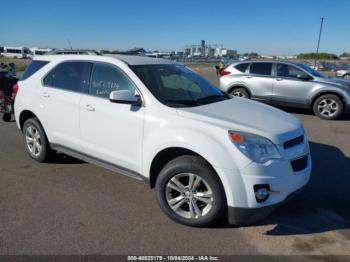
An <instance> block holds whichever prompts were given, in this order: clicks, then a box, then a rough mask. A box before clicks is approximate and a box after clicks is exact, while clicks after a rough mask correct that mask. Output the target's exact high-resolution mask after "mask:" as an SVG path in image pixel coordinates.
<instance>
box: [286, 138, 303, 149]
mask: <svg viewBox="0 0 350 262" xmlns="http://www.w3.org/2000/svg"><path fill="white" fill-rule="evenodd" d="M303 142H304V136H298V137H296V138H293V139H291V140H288V141H286V142H284V144H283V147H284V149H287V148H290V147H293V146H296V145H299V144H301V143H303Z"/></svg>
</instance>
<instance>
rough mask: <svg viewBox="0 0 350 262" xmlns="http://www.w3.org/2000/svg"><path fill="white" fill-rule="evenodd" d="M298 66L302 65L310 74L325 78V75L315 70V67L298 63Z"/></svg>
mask: <svg viewBox="0 0 350 262" xmlns="http://www.w3.org/2000/svg"><path fill="white" fill-rule="evenodd" d="M299 66H300V67H302V68H303V69H304V70H306V71H307V72H308V73H310V74H312V75H313V76H316V77H322V78H327V76H326V75H324V74H322V73H321V72H318V71H316V70H315V69H313V68H311V67H310V66H308V65H305V64H299Z"/></svg>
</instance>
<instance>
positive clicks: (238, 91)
mask: <svg viewBox="0 0 350 262" xmlns="http://www.w3.org/2000/svg"><path fill="white" fill-rule="evenodd" d="M229 94H230V95H232V96H237V97H243V98H248V99H249V98H250V96H249V93H248V91H247V90H246V89H245V88H241V87H239V88H234V89H232V90H231V91H230V92H229Z"/></svg>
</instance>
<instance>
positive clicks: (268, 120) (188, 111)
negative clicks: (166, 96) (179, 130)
mask: <svg viewBox="0 0 350 262" xmlns="http://www.w3.org/2000/svg"><path fill="white" fill-rule="evenodd" d="M177 112H178V114H179V115H180V116H183V117H187V118H191V119H193V120H197V121H201V122H206V123H209V124H212V125H215V126H218V127H223V128H225V129H227V130H233V131H241V132H248V133H252V134H256V135H260V136H263V137H266V138H268V139H270V140H271V141H272V142H274V143H275V144H283V143H284V142H285V141H287V140H290V139H293V138H295V137H298V136H300V135H302V134H304V128H303V126H302V124H301V122H300V121H299V119H297V118H296V117H294V116H292V115H291V114H288V113H285V112H283V111H281V110H279V109H276V108H273V107H271V106H268V105H265V104H262V103H259V102H255V101H251V100H248V99H244V98H232V99H229V100H225V101H222V102H217V103H212V104H208V105H203V106H197V107H191V108H178V109H177Z"/></svg>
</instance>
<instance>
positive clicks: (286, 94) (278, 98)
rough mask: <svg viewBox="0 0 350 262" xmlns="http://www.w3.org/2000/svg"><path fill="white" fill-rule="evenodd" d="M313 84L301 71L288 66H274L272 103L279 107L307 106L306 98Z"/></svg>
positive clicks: (281, 64)
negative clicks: (279, 105)
mask: <svg viewBox="0 0 350 262" xmlns="http://www.w3.org/2000/svg"><path fill="white" fill-rule="evenodd" d="M313 86H314V82H313V80H312V77H310V76H309V75H308V74H307V73H306V72H304V71H303V70H301V69H299V68H297V67H295V66H293V65H289V64H283V63H277V64H276V78H275V79H274V81H273V95H272V99H271V100H272V102H273V103H274V104H281V105H292V106H293V105H294V106H301V107H304V106H305V107H306V106H307V97H308V96H309V93H310V90H311V89H312V88H313Z"/></svg>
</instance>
